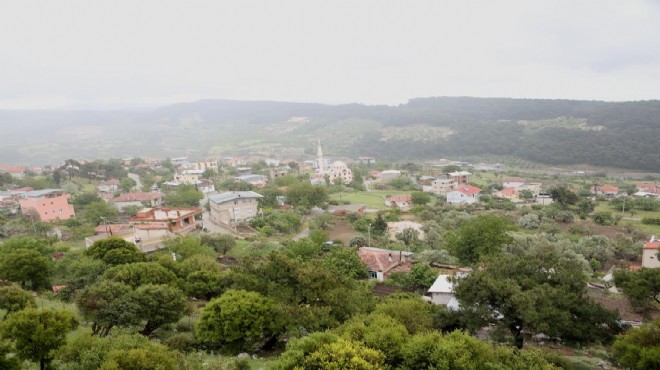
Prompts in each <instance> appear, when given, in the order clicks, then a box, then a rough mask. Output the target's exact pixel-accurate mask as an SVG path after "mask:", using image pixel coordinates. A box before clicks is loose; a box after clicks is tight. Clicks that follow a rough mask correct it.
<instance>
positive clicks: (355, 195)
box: [330, 190, 411, 209]
mask: <svg viewBox="0 0 660 370" xmlns="http://www.w3.org/2000/svg"><path fill="white" fill-rule="evenodd" d="M410 193H411V192H409V191H397V190H372V191H360V192H351V193H347V192H341V193H335V194H331V195H330V199H335V200H339V201H349V202H351V204H364V205H366V206H367V208H378V209H384V208H386V206H385V196H387V195H399V194H410Z"/></svg>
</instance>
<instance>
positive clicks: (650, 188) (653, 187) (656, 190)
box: [637, 183, 660, 194]
mask: <svg viewBox="0 0 660 370" xmlns="http://www.w3.org/2000/svg"><path fill="white" fill-rule="evenodd" d="M637 190H638V191H643V192H645V193H653V194H660V185H657V184H649V183H646V184H637Z"/></svg>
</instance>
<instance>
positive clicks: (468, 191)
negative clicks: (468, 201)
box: [454, 185, 481, 195]
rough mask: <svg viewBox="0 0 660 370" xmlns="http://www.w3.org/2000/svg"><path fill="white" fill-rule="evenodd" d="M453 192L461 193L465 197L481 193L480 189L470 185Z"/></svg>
mask: <svg viewBox="0 0 660 370" xmlns="http://www.w3.org/2000/svg"><path fill="white" fill-rule="evenodd" d="M454 190H456V191H460V192H461V193H463V194H465V195H475V194H479V193H481V189H479V188H478V187H476V186H472V185H465V186H459V187H457V188H456V189H454Z"/></svg>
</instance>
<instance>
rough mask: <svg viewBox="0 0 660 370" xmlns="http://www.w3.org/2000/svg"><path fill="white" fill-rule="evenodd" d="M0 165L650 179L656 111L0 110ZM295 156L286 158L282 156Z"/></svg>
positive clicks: (416, 103) (205, 103)
mask: <svg viewBox="0 0 660 370" xmlns="http://www.w3.org/2000/svg"><path fill="white" fill-rule="evenodd" d="M0 127H1V130H2V132H1V135H0V140H1V142H2V145H1V146H0V162H3V163H16V164H43V163H57V162H58V161H60V160H62V159H65V158H89V159H92V158H109V157H124V156H129V155H132V156H180V155H189V156H194V157H203V156H205V155H209V154H211V155H222V154H245V153H248V152H252V153H255V152H258V153H264V154H272V155H288V156H292V155H294V154H295V155H298V156H300V157H302V156H303V153H305V152H307V153H309V154H312V153H313V145H314V142H315V139H316V137H317V136H318V137H320V138H321V139H322V140H323V141H324V143H325V145H324V151H325V150H327V151H328V155H330V156H335V157H353V156H357V155H371V156H376V157H379V158H382V159H386V160H394V161H403V160H406V161H408V160H423V159H432V158H439V157H443V156H444V157H446V156H449V157H460V156H468V155H507V156H515V157H519V158H522V159H526V160H531V161H535V162H540V163H548V164H592V165H600V166H613V167H621V168H629V169H640V170H650V171H659V170H660V149H659V148H658V141H659V140H660V101H640V102H621V103H613V102H600V101H575V100H543V99H506V98H467V97H435V98H415V99H411V100H410V101H409V102H408V103H406V104H402V105H399V106H385V105H382V106H380V105H379V106H373V105H371V106H370V105H362V104H345V105H325V104H314V103H288V102H271V101H231V100H202V101H197V102H191V103H179V104H173V105H168V106H164V107H161V108H158V109H154V110H149V111H130V110H126V111H59V110H35V111H0ZM292 153H293V154H292Z"/></svg>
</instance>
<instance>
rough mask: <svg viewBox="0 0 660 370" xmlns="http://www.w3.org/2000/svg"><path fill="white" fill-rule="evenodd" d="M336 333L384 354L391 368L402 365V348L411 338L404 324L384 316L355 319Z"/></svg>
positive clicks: (373, 315)
mask: <svg viewBox="0 0 660 370" xmlns="http://www.w3.org/2000/svg"><path fill="white" fill-rule="evenodd" d="M336 332H337V333H339V334H340V335H341V336H342V337H344V338H346V339H349V340H353V341H356V342H360V343H362V344H364V345H365V346H367V347H369V348H373V349H375V350H378V351H380V352H382V353H383V354H384V355H385V363H386V365H388V366H389V367H390V368H397V367H398V366H399V365H400V364H401V361H402V356H401V348H402V347H403V345H404V343H405V342H406V341H408V340H409V338H410V334H408V330H407V329H406V327H405V326H403V324H401V323H400V322H398V321H396V320H395V319H393V318H392V317H390V316H387V315H383V314H370V315H366V316H364V315H360V316H357V317H354V318H352V319H351V320H349V321H347V322H345V323H344V324H342V325H341V326H340V327H339V328H337V329H336Z"/></svg>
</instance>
